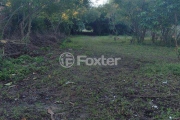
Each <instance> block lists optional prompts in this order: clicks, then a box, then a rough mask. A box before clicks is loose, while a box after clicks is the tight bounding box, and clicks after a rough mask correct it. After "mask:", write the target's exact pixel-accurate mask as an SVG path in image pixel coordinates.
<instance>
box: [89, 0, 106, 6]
mask: <svg viewBox="0 0 180 120" xmlns="http://www.w3.org/2000/svg"><path fill="white" fill-rule="evenodd" d="M107 1H108V0H91V2H92V3H93V5H94V6H99V5H103V4H105V3H106V2H107Z"/></svg>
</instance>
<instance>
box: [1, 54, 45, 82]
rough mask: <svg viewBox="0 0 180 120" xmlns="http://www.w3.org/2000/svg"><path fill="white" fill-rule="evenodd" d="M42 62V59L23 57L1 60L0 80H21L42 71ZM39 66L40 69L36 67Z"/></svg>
mask: <svg viewBox="0 0 180 120" xmlns="http://www.w3.org/2000/svg"><path fill="white" fill-rule="evenodd" d="M43 62H44V58H43V57H35V58H33V57H30V56H28V55H23V56H21V57H19V58H17V59H12V58H9V59H2V58H1V61H0V70H1V71H0V80H1V81H4V80H22V79H23V78H25V76H26V75H28V74H30V73H31V72H35V71H41V70H44V69H45V67H43V66H42V67H41V65H42V64H43ZM38 66H40V67H38Z"/></svg>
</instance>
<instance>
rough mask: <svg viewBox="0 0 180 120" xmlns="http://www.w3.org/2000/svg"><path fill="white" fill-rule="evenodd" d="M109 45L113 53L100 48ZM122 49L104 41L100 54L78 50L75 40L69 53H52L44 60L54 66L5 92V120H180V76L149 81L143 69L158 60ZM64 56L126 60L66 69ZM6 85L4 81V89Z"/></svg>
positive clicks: (1, 102)
mask: <svg viewBox="0 0 180 120" xmlns="http://www.w3.org/2000/svg"><path fill="white" fill-rule="evenodd" d="M78 39H80V38H78ZM83 39H84V38H83ZM87 39H89V37H88V38H87ZM89 41H90V40H89ZM89 41H88V42H89ZM81 43H82V42H81ZM105 44H106V45H107V46H109V49H107V50H106V51H105V52H104V50H101V49H100V47H101V46H102V45H103V46H104V45H105ZM117 44H118V43H115V44H112V45H110V44H108V43H106V42H104V41H101V40H100V41H97V43H96V45H97V46H95V47H94V48H96V49H94V48H93V47H88V46H83V45H82V44H81V45H79V46H80V47H79V46H77V43H76V39H75V40H73V43H69V44H67V45H64V47H63V48H62V47H61V48H60V49H59V48H53V49H51V50H49V51H50V52H48V53H47V54H46V55H45V56H44V59H45V60H46V62H45V64H44V66H48V69H47V70H46V71H45V72H43V73H39V72H38V71H33V72H32V73H31V74H30V75H28V76H26V78H25V79H23V80H21V81H18V82H14V83H13V84H12V85H10V86H1V87H0V119H1V120H50V119H52V120H53V119H54V120H96V119H97V120H127V119H129V120H135V119H137V120H152V119H164V120H168V119H171V118H172V119H174V120H175V119H177V120H178V119H179V118H180V109H179V108H180V102H179V100H180V87H179V85H180V77H179V75H177V74H173V73H168V74H159V73H158V72H157V74H156V72H152V73H153V75H150V76H148V75H147V74H145V73H144V71H143V69H142V68H143V67H144V66H146V65H151V66H153V65H154V64H155V61H154V60H146V59H141V57H134V56H131V55H130V56H129V55H126V53H121V52H122V51H116V52H113V51H112V50H113V48H114V47H116V45H117ZM119 44H120V43H119ZM121 45H122V44H120V46H121ZM111 47H112V49H111ZM95 51H97V52H95ZM63 52H71V53H73V54H74V56H76V55H87V56H89V57H99V56H100V55H101V54H104V55H106V57H121V58H122V60H121V61H120V62H119V64H118V66H90V67H89V66H85V65H82V66H76V65H75V66H73V67H72V68H69V69H64V68H62V67H61V66H60V65H59V62H58V58H59V55H60V53H63ZM144 54H146V53H144ZM166 81H168V82H167V83H165V82H166ZM6 83H7V82H6V81H3V82H1V84H2V85H4V84H6Z"/></svg>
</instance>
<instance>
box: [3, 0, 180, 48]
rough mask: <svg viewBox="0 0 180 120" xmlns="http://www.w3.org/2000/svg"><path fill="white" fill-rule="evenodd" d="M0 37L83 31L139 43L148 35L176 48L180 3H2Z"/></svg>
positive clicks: (41, 0) (172, 0) (151, 0)
mask: <svg viewBox="0 0 180 120" xmlns="http://www.w3.org/2000/svg"><path fill="white" fill-rule="evenodd" d="M1 8H3V9H1V14H0V17H1V21H0V23H1V27H0V32H1V37H2V38H8V37H9V36H12V35H17V36H18V37H20V39H29V36H30V34H31V33H35V32H40V33H43V32H48V31H51V32H53V33H58V32H61V33H65V34H67V35H70V34H77V33H79V32H81V31H82V30H83V29H85V28H86V29H88V30H93V33H94V34H95V35H109V34H114V35H120V34H125V35H131V36H132V40H131V42H132V43H133V42H138V43H143V42H144V40H145V36H146V35H147V34H149V36H150V37H151V40H152V42H153V43H157V42H160V43H161V44H163V45H168V46H174V45H176V46H178V43H179V42H180V31H179V30H178V28H179V18H180V14H179V13H180V0H133V1H132V0H110V1H109V3H107V4H105V5H102V6H99V7H93V6H92V5H91V1H89V0H51V1H49V0H2V2H1Z"/></svg>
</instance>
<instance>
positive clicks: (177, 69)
mask: <svg viewBox="0 0 180 120" xmlns="http://www.w3.org/2000/svg"><path fill="white" fill-rule="evenodd" d="M142 71H143V73H144V74H145V75H148V76H153V75H154V74H157V75H164V74H166V75H167V74H174V75H177V76H180V64H179V63H176V64H173V63H171V64H167V63H162V64H148V65H146V66H145V67H143V68H142Z"/></svg>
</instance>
